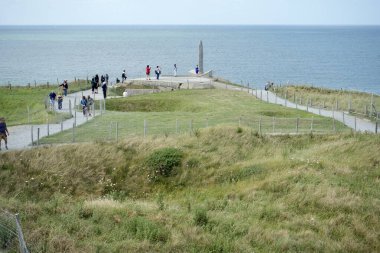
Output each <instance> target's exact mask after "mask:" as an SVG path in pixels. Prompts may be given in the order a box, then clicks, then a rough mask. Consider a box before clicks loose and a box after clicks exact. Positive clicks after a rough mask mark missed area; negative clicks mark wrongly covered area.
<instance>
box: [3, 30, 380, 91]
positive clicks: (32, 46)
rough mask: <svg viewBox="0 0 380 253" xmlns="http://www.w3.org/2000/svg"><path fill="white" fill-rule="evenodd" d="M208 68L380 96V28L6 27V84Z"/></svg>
mask: <svg viewBox="0 0 380 253" xmlns="http://www.w3.org/2000/svg"><path fill="white" fill-rule="evenodd" d="M200 41H202V43H203V50H204V70H205V71H208V70H212V71H213V74H214V76H217V77H221V78H224V79H227V80H230V81H232V82H235V83H238V84H242V85H244V86H247V85H249V86H250V87H257V88H262V87H264V85H265V84H266V83H267V82H268V81H269V82H273V83H275V84H281V85H285V84H297V85H312V86H318V87H327V88H334V89H344V90H358V91H365V92H372V93H376V94H380V26H256V25H252V26H251V25H244V26H243V25H241V26H240V25H239V26H236V25H226V26H224V25H219V26H208V25H203V26H192V25H187V26H174V25H166V26H161V25H160V26H159V25H150V26H139V25H126V26H116V25H115V26H0V85H8V84H9V83H11V84H12V85H28V84H29V83H30V84H32V85H34V83H37V84H41V83H46V82H50V83H60V82H62V80H65V79H67V80H74V79H75V78H81V79H86V78H90V79H91V77H92V76H94V75H95V74H99V76H100V75H102V74H108V75H109V76H110V80H111V81H112V82H115V80H116V78H119V79H121V74H122V71H123V70H126V73H127V76H128V78H139V77H144V75H145V67H146V65H150V66H152V69H154V68H155V67H156V66H160V67H161V70H162V74H164V75H172V73H173V66H174V64H176V65H177V68H178V74H179V75H187V74H188V72H189V71H190V70H193V69H194V68H195V66H196V64H198V49H199V43H200Z"/></svg>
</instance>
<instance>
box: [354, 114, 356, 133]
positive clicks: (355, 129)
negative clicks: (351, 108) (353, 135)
mask: <svg viewBox="0 0 380 253" xmlns="http://www.w3.org/2000/svg"><path fill="white" fill-rule="evenodd" d="M354 119H355V132H356V116H355V118H354Z"/></svg>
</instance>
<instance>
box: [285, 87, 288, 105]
mask: <svg viewBox="0 0 380 253" xmlns="http://www.w3.org/2000/svg"><path fill="white" fill-rule="evenodd" d="M287 105H288V91H286V93H285V106H287Z"/></svg>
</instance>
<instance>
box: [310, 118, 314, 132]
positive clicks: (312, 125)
mask: <svg viewBox="0 0 380 253" xmlns="http://www.w3.org/2000/svg"><path fill="white" fill-rule="evenodd" d="M313 127H314V116H313V117H311V126H310V131H311V133H313V130H314V129H313Z"/></svg>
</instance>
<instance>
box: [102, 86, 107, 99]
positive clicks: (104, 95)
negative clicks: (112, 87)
mask: <svg viewBox="0 0 380 253" xmlns="http://www.w3.org/2000/svg"><path fill="white" fill-rule="evenodd" d="M102 89H103V97H104V99H106V97H107V83H106V82H103V85H102Z"/></svg>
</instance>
